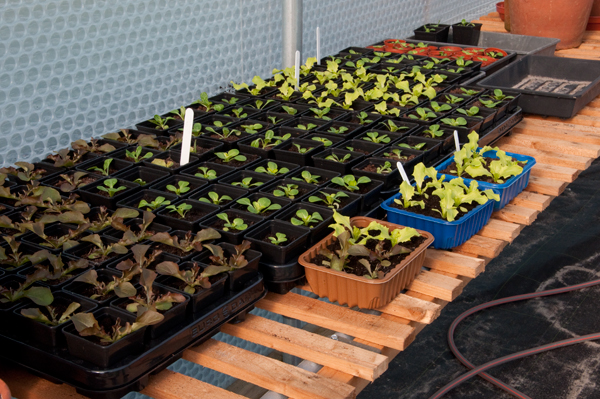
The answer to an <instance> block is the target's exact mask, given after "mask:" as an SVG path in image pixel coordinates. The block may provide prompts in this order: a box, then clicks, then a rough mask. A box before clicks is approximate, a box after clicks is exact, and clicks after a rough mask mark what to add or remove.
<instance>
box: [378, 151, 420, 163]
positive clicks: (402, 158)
mask: <svg viewBox="0 0 600 399" xmlns="http://www.w3.org/2000/svg"><path fill="white" fill-rule="evenodd" d="M389 154H390V156H385V155H384V154H381V156H382V157H383V158H386V159H393V160H394V161H400V162H402V163H406V162H408V161H410V160H411V159H414V158H416V157H417V156H416V155H414V154H410V155H400V156H399V157H397V156H396V155H395V154H394V153H392V152H389Z"/></svg>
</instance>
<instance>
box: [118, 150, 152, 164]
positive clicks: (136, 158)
mask: <svg viewBox="0 0 600 399" xmlns="http://www.w3.org/2000/svg"><path fill="white" fill-rule="evenodd" d="M143 151H144V149H143V148H142V147H140V146H137V147H136V149H135V150H133V151H129V150H125V156H126V157H128V158H131V159H133V162H134V163H138V162H140V161H142V160H144V159H148V158H152V155H153V154H152V153H151V152H150V151H148V152H146V153H145V154H143V155H142V152H143Z"/></svg>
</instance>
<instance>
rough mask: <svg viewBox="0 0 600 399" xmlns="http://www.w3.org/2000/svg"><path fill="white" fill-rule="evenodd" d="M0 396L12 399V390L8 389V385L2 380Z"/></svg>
mask: <svg viewBox="0 0 600 399" xmlns="http://www.w3.org/2000/svg"><path fill="white" fill-rule="evenodd" d="M0 396H1V397H3V398H12V396H10V389H8V385H6V383H5V382H4V381H2V380H0Z"/></svg>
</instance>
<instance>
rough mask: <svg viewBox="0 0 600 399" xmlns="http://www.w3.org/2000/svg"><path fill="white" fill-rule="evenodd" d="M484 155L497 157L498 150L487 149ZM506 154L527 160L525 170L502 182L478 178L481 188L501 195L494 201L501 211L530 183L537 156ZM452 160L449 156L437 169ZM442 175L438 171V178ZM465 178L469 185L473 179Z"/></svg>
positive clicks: (497, 208) (446, 165) (496, 207)
mask: <svg viewBox="0 0 600 399" xmlns="http://www.w3.org/2000/svg"><path fill="white" fill-rule="evenodd" d="M483 155H484V156H486V157H489V158H495V157H496V151H487V152H485V153H484V154H483ZM506 155H510V156H511V157H513V158H514V159H516V160H517V161H527V164H526V165H525V166H523V172H522V173H521V174H520V175H518V176H513V177H511V178H510V179H508V180H507V181H506V182H504V183H502V184H494V183H487V182H482V181H478V180H477V183H479V188H480V189H481V190H486V189H488V188H489V189H492V191H494V193H496V194H498V195H499V196H500V201H494V210H495V211H499V210H500V209H502V208H504V207H505V206H506V204H508V203H509V202H510V201H512V199H513V198H515V197H516V196H517V195H519V193H521V191H523V190H524V189H525V187H527V184H529V175H530V174H531V168H532V167H533V165H535V158H533V157H529V156H527V155H520V154H514V153H512V152H507V153H506ZM452 162H454V157H450V158H448V159H447V160H446V161H444V162H442V163H441V164H439V165H438V166H437V167H436V169H437V170H438V171H440V170H444V169H446V168H447V167H448V165H450V164H451V163H452ZM440 176H441V173H439V172H438V178H439V177H440ZM447 177H449V178H454V176H450V175H448V176H447ZM463 180H464V181H465V184H467V185H469V184H470V183H471V181H472V180H473V179H465V178H463Z"/></svg>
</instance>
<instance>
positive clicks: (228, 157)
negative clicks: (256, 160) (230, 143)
mask: <svg viewBox="0 0 600 399" xmlns="http://www.w3.org/2000/svg"><path fill="white" fill-rule="evenodd" d="M215 155H216V156H217V158H219V159H220V160H221V161H223V162H225V163H229V162H231V161H238V162H245V161H246V160H248V158H246V157H245V156H244V155H240V150H238V149H235V148H234V149H232V150H229V151H228V152H217V153H215Z"/></svg>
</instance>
